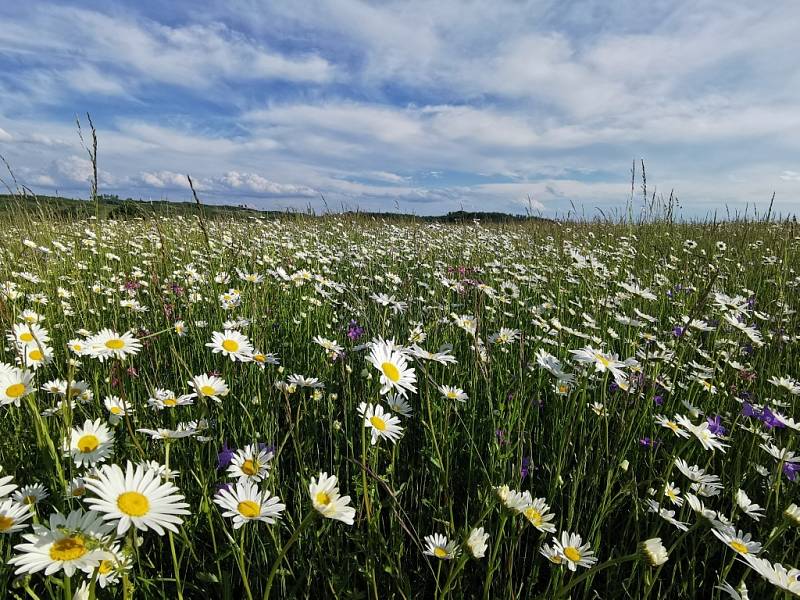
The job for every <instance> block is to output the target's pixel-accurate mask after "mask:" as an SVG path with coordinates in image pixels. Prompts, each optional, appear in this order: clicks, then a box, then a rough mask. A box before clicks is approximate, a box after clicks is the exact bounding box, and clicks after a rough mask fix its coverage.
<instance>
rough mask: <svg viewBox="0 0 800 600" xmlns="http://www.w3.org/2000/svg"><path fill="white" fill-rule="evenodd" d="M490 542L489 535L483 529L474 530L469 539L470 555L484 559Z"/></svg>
mask: <svg viewBox="0 0 800 600" xmlns="http://www.w3.org/2000/svg"><path fill="white" fill-rule="evenodd" d="M488 541H489V534H488V533H486V532H485V531H484V530H483V527H478V528H477V529H473V530H472V531H471V532H470V534H469V537H468V538H467V548H469V552H470V554H472V556H474V557H475V558H483V557H484V556H485V555H486V548H487V547H488V543H487V542H488Z"/></svg>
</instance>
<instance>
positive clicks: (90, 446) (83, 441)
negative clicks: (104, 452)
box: [76, 433, 100, 454]
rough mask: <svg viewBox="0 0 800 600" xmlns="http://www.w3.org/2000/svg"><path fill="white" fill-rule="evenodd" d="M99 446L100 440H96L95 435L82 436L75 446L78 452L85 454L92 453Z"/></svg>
mask: <svg viewBox="0 0 800 600" xmlns="http://www.w3.org/2000/svg"><path fill="white" fill-rule="evenodd" d="M99 445H100V440H99V439H98V438H97V436H96V435H94V434H91V433H87V434H86V435H82V436H81V437H80V439H79V440H78V443H77V444H76V446H78V450H80V451H81V452H83V453H84V454H87V453H89V452H94V451H95V450H97V447H98V446H99Z"/></svg>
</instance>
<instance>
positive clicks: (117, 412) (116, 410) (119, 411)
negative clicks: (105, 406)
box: [111, 406, 122, 415]
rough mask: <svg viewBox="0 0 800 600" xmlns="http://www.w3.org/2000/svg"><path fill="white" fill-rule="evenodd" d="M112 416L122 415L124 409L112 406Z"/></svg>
mask: <svg viewBox="0 0 800 600" xmlns="http://www.w3.org/2000/svg"><path fill="white" fill-rule="evenodd" d="M111 414H112V415H121V414H122V409H121V408H120V407H119V406H112V407H111Z"/></svg>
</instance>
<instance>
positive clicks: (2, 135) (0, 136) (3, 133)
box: [0, 127, 14, 142]
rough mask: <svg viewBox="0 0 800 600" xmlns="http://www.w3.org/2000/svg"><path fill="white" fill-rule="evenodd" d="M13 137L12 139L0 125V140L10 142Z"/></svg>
mask: <svg viewBox="0 0 800 600" xmlns="http://www.w3.org/2000/svg"><path fill="white" fill-rule="evenodd" d="M13 139H14V136H12V135H11V134H10V133H8V132H7V131H6V130H5V129H3V128H2V127H0V142H10V141H12V140H13Z"/></svg>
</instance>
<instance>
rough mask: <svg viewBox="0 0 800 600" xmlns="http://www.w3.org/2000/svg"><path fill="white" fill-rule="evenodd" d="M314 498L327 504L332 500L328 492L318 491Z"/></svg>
mask: <svg viewBox="0 0 800 600" xmlns="http://www.w3.org/2000/svg"><path fill="white" fill-rule="evenodd" d="M314 500H315V501H316V503H317V504H321V505H323V506H327V505H328V504H330V502H331V497H330V496H329V495H328V493H327V492H317V495H316V496H315V497H314Z"/></svg>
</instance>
